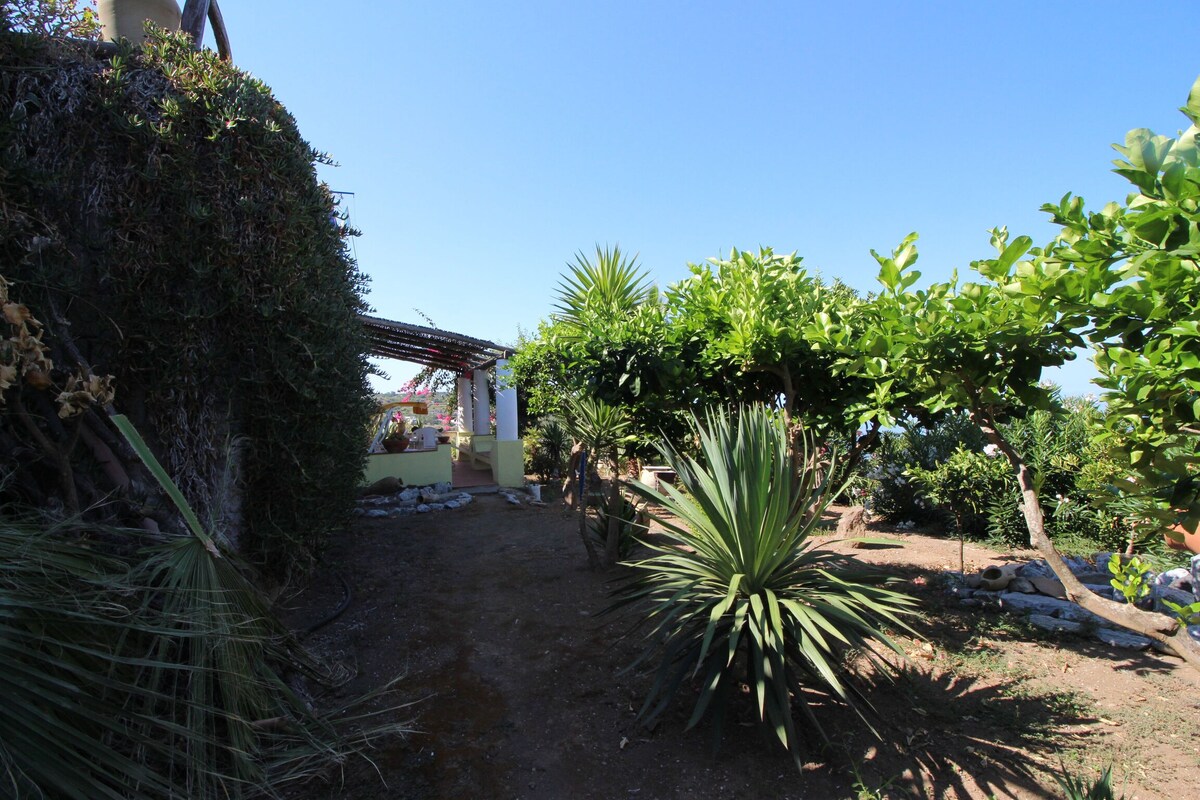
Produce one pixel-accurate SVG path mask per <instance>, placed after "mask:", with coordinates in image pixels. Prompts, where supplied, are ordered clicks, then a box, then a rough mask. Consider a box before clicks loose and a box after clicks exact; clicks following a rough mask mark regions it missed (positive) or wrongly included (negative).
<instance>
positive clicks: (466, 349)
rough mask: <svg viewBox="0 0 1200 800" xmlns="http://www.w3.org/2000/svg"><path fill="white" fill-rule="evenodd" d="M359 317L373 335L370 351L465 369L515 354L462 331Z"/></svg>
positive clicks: (427, 364) (442, 367)
mask: <svg viewBox="0 0 1200 800" xmlns="http://www.w3.org/2000/svg"><path fill="white" fill-rule="evenodd" d="M359 319H360V320H361V321H362V323H363V327H365V328H366V330H367V335H368V336H369V337H370V340H371V355H375V356H380V357H381V358H394V359H396V360H398V361H408V362H410V363H413V364H420V365H421V366H423V367H436V368H438V369H448V370H451V371H452V372H458V373H463V372H468V371H470V370H471V369H473V368H475V367H478V366H482V365H485V364H489V363H490V362H493V361H495V360H496V359H501V358H508V357H509V356H510V355H512V350H510V349H508V348H507V347H501V346H500V345H498V344H495V343H494V342H489V341H487V340H485V339H473V338H471V337H470V336H463V335H462V334H461V333H452V332H450V331H444V330H441V329H439V328H425V327H422V326H420V325H410V324H408V323H406V322H394V321H392V320H390V319H381V318H379V317H368V316H366V315H362V316H360V317H359Z"/></svg>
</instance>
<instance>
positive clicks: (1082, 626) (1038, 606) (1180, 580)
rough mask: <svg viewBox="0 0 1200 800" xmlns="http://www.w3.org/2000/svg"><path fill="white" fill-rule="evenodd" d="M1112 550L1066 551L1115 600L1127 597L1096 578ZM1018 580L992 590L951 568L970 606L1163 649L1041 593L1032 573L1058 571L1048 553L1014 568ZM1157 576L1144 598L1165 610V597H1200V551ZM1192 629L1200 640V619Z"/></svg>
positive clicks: (954, 590) (956, 589)
mask: <svg viewBox="0 0 1200 800" xmlns="http://www.w3.org/2000/svg"><path fill="white" fill-rule="evenodd" d="M1111 555H1112V554H1111V553H1097V554H1096V555H1095V556H1094V558H1093V559H1090V560H1089V559H1086V558H1081V557H1078V556H1074V557H1070V556H1068V557H1065V558H1064V559H1063V560H1064V561H1065V562H1066V564H1067V567H1068V568H1069V569H1070V570H1071V572H1072V573H1074V574H1075V576H1076V577H1077V578H1079V579H1080V580H1081V581H1082V582H1083V583H1084V586H1085V587H1086V588H1087V589H1088V590H1089V591H1091V592H1093V593H1095V594H1098V595H1100V596H1101V597H1104V598H1106V599H1110V600H1122V599H1123V596H1122V595H1121V594H1120V592H1118V591H1117V590H1116V589H1114V588H1113V587H1112V586H1111V585H1108V584H1107V583H1104V584H1101V583H1098V582H1096V581H1097V579H1098V578H1100V577H1104V576H1105V575H1106V574H1107V567H1106V566H1105V565H1107V563H1108V560H1109V558H1110V556H1111ZM1011 572H1012V575H1013V580H1012V581H1011V583H1010V584H1009V586H1008V588H1007V590H1000V591H987V590H985V589H978V588H972V586H971V585H970V584H971V583H975V584H976V585H978V581H977V579H975V576H966V575H963V574H962V573H961V572H948V573H946V574H947V575H948V576H949V577H950V578H951V580H952V585H951V586H950V588H949V589H948V591H949V593H950V594H951V595H953V596H954V597H956V598H958V599H959V601H960V602H961V603H962V605H964V606H980V605H985V604H987V605H995V606H997V607H998V608H1000V609H1002V610H1004V611H1009V612H1012V613H1016V614H1025V615H1028V619H1029V622H1030V623H1031V624H1033V625H1036V626H1037V627H1039V628H1042V629H1043V630H1048V631H1052V632H1056V633H1064V632H1065V633H1076V634H1083V635H1086V634H1087V633H1089V632H1090V633H1091V634H1092V636H1094V637H1095V638H1096V639H1099V640H1100V641H1102V642H1104V643H1105V644H1108V645H1109V646H1111V647H1120V648H1128V649H1133V650H1145V649H1147V648H1149V647H1155V648H1156V649H1161V647H1160V645H1158V643H1157V642H1155V641H1154V640H1152V639H1149V638H1148V637H1145V636H1140V635H1138V634H1135V633H1130V632H1129V631H1124V630H1118V629H1115V628H1112V627H1108V626H1110V625H1111V623H1109V622H1108V620H1105V619H1103V618H1101V617H1098V616H1096V615H1095V614H1093V613H1091V612H1090V611H1087V610H1085V609H1083V608H1082V607H1080V606H1079V604H1078V603H1073V602H1071V601H1070V600H1064V599H1060V598H1058V597H1052V596H1049V595H1047V594H1041V593H1038V591H1037V588H1036V587H1035V586H1034V585H1033V583H1031V582H1030V580H1028V579H1030V578H1053V577H1054V573H1053V571H1052V570H1051V569H1050V566H1049V565H1048V564H1047V563H1046V562H1045V560H1044V559H1037V560H1034V561H1030V562H1027V563H1025V564H1022V565H1021V566H1020V567H1018V568H1016V569H1015V570H1011ZM1147 580H1149V581H1151V586H1150V594H1149V595H1148V596H1147V598H1146V600H1145V601H1144V602H1145V603H1146V605H1147V606H1148V607H1150V608H1153V609H1154V610H1155V611H1158V612H1160V613H1164V614H1169V613H1170V612H1169V610H1168V609H1167V608H1166V606H1164V605H1163V602H1162V601H1163V600H1164V599H1166V600H1170V601H1172V602H1174V603H1178V604H1180V605H1187V604H1188V603H1192V602H1198V601H1200V555H1196V556H1193V557H1192V561H1191V569H1190V570H1185V569H1176V570H1170V571H1168V572H1166V573H1163V574H1162V575H1153V574H1152V573H1151V574H1148V576H1147ZM1188 634H1189V635H1190V636H1191V637H1192V638H1193V639H1196V640H1198V641H1200V625H1189V626H1188Z"/></svg>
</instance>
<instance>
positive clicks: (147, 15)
mask: <svg viewBox="0 0 1200 800" xmlns="http://www.w3.org/2000/svg"><path fill="white" fill-rule="evenodd" d="M96 16H97V17H99V19H100V27H101V29H102V35H103V37H104V39H106V40H107V39H120V38H122V37H124V38H126V39H128V40H130V41H131V42H141V41H143V40H144V39H145V38H146V36H145V29H144V28H143V27H142V23H144V22H145V21H146V20H150V21H151V22H153V23H154V24H155V25H158V26H159V27H160V28H166V29H167V30H172V31H174V30H178V29H179V20H180V17H181V14H180V11H179V4H178V3H177V2H175V0H99V3H97V6H96Z"/></svg>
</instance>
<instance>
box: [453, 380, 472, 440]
mask: <svg viewBox="0 0 1200 800" xmlns="http://www.w3.org/2000/svg"><path fill="white" fill-rule="evenodd" d="M471 392H472V387H471V378H470V376H469V375H459V376H458V413H457V414H455V420H454V421H455V422H456V423H457V427H458V430H460V431H467V432H468V433H469V432H470V431H471V429H472V428H473V427H474V426H475V414H474V411H475V402H474V400H473V399H472V398H471Z"/></svg>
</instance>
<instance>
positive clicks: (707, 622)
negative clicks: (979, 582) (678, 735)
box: [612, 405, 915, 765]
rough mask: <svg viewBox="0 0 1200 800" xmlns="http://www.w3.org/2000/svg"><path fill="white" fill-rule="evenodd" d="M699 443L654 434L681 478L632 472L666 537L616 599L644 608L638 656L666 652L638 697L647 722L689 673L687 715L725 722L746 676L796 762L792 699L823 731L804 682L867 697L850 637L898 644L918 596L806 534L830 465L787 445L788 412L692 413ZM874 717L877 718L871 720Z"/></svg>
mask: <svg viewBox="0 0 1200 800" xmlns="http://www.w3.org/2000/svg"><path fill="white" fill-rule="evenodd" d="M692 431H693V434H694V438H695V440H696V442H697V443H698V444H699V448H698V451H697V457H695V458H692V457H687V456H684V455H682V454H681V453H680V452H679V451H678V450H677V449H676V448H674V447H672V446H670V445H663V446H661V447H660V450H661V452H662V455H663V457H664V458H665V459H666V463H667V464H668V465H670V467H671V468H672V469H674V470H675V472H676V474H677V476H678V479H677V486H678V487H679V488H677V487H676V486H672V485H670V484H664V485H663V487H662V489H661V491H656V490H654V489H652V488H651V487H649V486H646V485H644V484H640V483H637V484H634V488H635V490H636V491H638V492H639V493H640V494H641V495H643V496H644V497H646V498H647V499H649V500H651V501H652V502H653V503H655V504H657V505H659V506H661V507H662V509H664V510H665V512H666V513H660V514H657V515H656V518H657V519H658V521H659V522H660V523H661V524H662V526H663V527H664V528H665V534H664V537H665V541H663V542H661V543H656V544H653V545H652V549H653V550H654V551H655V554H654V555H653V556H651V557H650V558H648V559H646V560H644V561H640V562H638V563H635V564H634V565H633V567H634V568H635V569H636V572H637V575H636V577H635V578H634V579H633V580H632V582H631V583H629V584H627V585H626V586H624V587H622V588H621V589H619V590H618V593H617V598H616V601H615V603H614V605H613V606H612V608H614V609H615V608H625V607H629V606H631V605H632V606H634V607H636V608H639V609H644V610H645V614H646V621H647V623H648V624H649V625H650V630H649V633H648V634H647V640H648V643H647V646H646V649H645V650H644V652H643V653H642V655H641V656H640V658H639V659H638V660H637V661H636V662H635V664H634V667H636V666H638V665H640V664H645V663H648V662H650V661H652V660H654V659H656V658H657V659H659V666H658V668H657V677H656V680H655V681H654V683H653V685H652V686H651V688H650V692H649V695H648V696H647V698H646V701H645V704H644V705H643V707H642V710H641V716H642V717H643V719H644V720H645V721H647V722H652V721H653V720H654V719H655V718H656V717H657V716H659V715H660V714H661V713H662V712H663V710H664V709H665V708H666V707H667V706H668V705H669V703H670V701H671V699H672V697H673V696H674V695H675V694H676V693H677V691H678V690H679V689H680V688H681V687H682V686H683V685H684V683H685V682H687V681H689V680H691V681H695V682H698V688H699V694H698V697H697V700H696V704H695V707H694V709H693V711H692V715H691V719H690V720H689V722H688V727H689V728H690V727H692V726H694V725H696V723H698V722H699V721H700V720H701V719H702V718H704V717H705V714H706V712H708V711H709V710H710V709H712V710H713V711H714V713H715V716H716V717H717V720H716V729H717V730H718V731H719V730H720V727H721V724H720V723H721V717H722V716H723V714H724V710H725V705H726V700H727V699H728V697H727V696H728V695H730V694H732V693H733V692H734V690H735V689H736V688H737V687H739V686H741V685H743V683H744V684H745V685H748V686H749V688H750V691H751V693H752V696H753V698H754V699H755V701H756V703H755V705H756V709H757V715H758V717H759V719H760V720H762V721H763V722H765V723H767V724H769V725H770V727H771V728H773V730H774V732H775V735H776V736H777V737H778V738H779V741H780V742H781V743H782V744H783V746H784V747H786V748H787V749H788V750H790V751H791V753H792V755H793V757H794V758H795V759H796V763H797V765H799V763H800V761H799V752H798V742H797V729H796V724H795V720H794V718H793V714H792V704H793V701H796V702H797V703H798V705H799V706H800V709H801V710H802V711H803V713H804V714H805V716H806V718H807V720H808V721H809V723H810V724H811V725H812V726H813V727H814V728H815V729H816V731H817V732H818V733H820V735H821V737H822V738H825V734H824V732H823V731H822V730H821V727H820V724H819V722H818V721H817V719H816V717H815V715H814V714H813V712H812V710H811V709H810V708H809V707H808V704H807V701H806V695H805V688H806V687H811V688H817V689H822V690H824V691H825V692H827V693H828V694H830V695H833V696H836V697H837V698H840V699H841V700H843V701H845V702H847V703H848V704H849V705H851V706H852V707H854V708H855V709H856V710H859V713H860V716H862V718H863V719H864V721H866V717H865V716H863V713H862V706H863V704H862V703H861V702H859V703H856V702H854V701H855V699H857V700H859V701H862V700H863V699H864V698H863V697H862V694H861V692H860V691H859V690H858V689H856V687H855V685H854V684H853V683H852V682H851V681H849V680H847V670H848V666H847V665H848V663H849V661H850V659H848V658H846V655H847V653H848V651H854V652H859V653H863V654H865V655H866V656H867V657H868V658H869V659H871V660H874V661H879V659H877V658H876V657H875V656H874V654H873V651H872V649H871V647H870V645H871V642H873V641H874V642H880V643H882V644H883V645H885V646H886V647H889V648H891V649H892V650H895V651H896V652H898V653H899V652H901V651H900V648H899V646H898V645H897V644H896V643H895V642H894V641H893V640H892V639H891V638H890V637H889V636H888V634H887V632H886V631H885V626H888V625H891V626H896V627H901V628H906V626H905V625H904V623H903V621H902V619H901V617H902V616H903V615H906V614H911V613H913V612H914V610H915V603H914V601H913V600H912V599H911V598H909V597H907V596H905V595H903V594H901V593H899V592H896V591H893V590H891V589H889V588H887V587H886V586H885V585H883V584H884V581H883V580H881V579H880V577H878V575H877V574H872V573H870V572H868V571H867V570H865V569H864V568H862V567H860V566H857V565H856V564H855V562H854V561H853V560H851V559H850V558H848V557H844V556H841V555H838V554H835V553H831V552H823V551H821V550H819V549H816V548H814V547H813V546H812V543H811V541H810V537H811V536H812V534H813V533H814V531H815V530H816V529H817V525H818V522H819V521H820V519H821V513H822V511H823V510H824V509H825V506H826V505H827V503H828V501H829V498H830V497H831V496H833V494H834V492H833V491H832V487H831V486H830V484H829V482H828V480H827V479H826V476H827V475H828V474H829V472H832V471H833V470H827V471H826V472H825V473H818V472H816V471H812V470H810V469H806V468H805V466H804V465H810V464H814V463H816V460H815V459H811V458H809V453H810V452H811V448H812V444H811V442H808V441H807V440H804V439H803V438H802V441H801V443H800V444H801V446H800V447H799V448H798V449H799V450H800V452H797V453H795V454H791V453H789V435H788V431H787V427H786V425H785V423H784V421H783V419H782V418H781V417H780V416H779V415H778V414H777V413H775V412H774V411H772V410H770V409H767V408H765V407H763V406H761V405H758V406H750V407H745V408H740V409H737V410H734V411H712V412H709V413H708V415H707V416H706V418H705V419H704V421H700V420H698V419H695V418H693V420H692ZM868 725H869V722H868Z"/></svg>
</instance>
